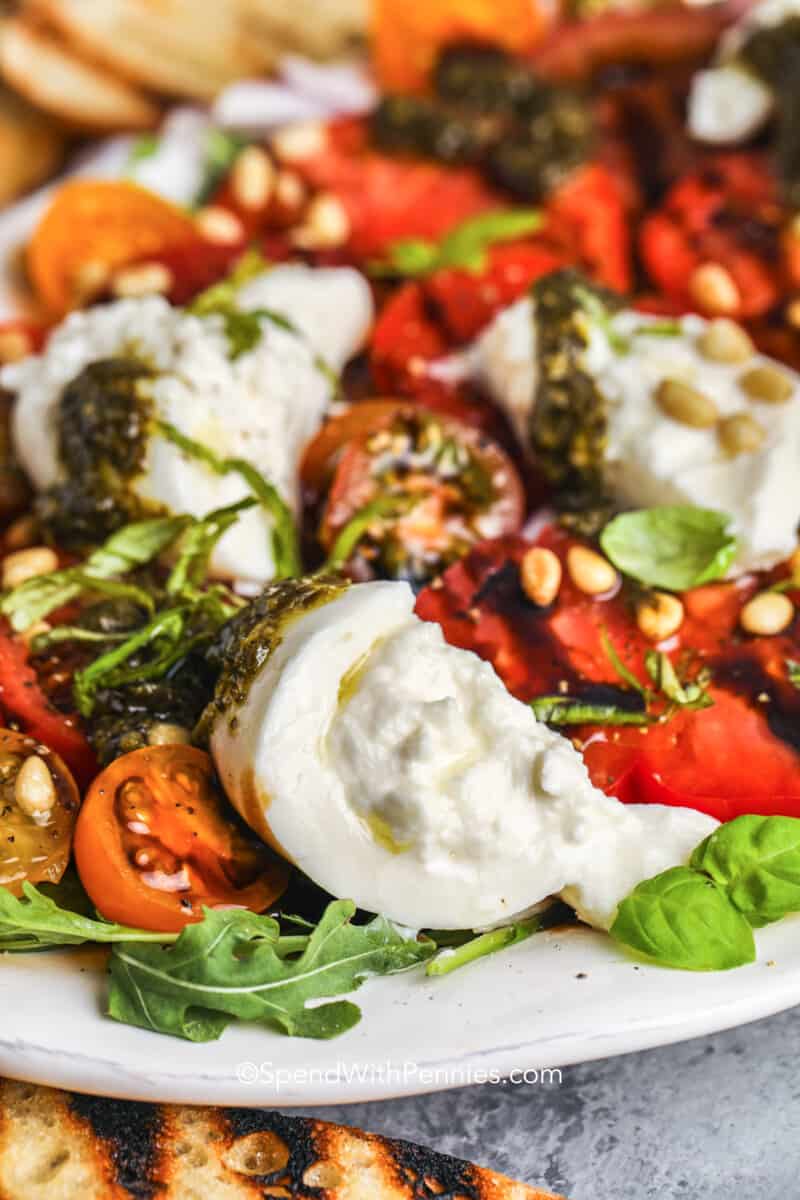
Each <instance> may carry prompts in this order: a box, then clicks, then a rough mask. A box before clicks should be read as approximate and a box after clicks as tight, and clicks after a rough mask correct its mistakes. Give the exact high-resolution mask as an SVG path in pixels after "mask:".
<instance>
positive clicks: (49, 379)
mask: <svg viewBox="0 0 800 1200" xmlns="http://www.w3.org/2000/svg"><path fill="white" fill-rule="evenodd" d="M237 308H238V309H240V310H242V311H248V310H249V311H256V310H258V311H259V312H261V313H264V314H269V315H262V316H259V318H258V336H257V340H256V342H255V344H254V345H252V346H250V347H248V348H247V349H246V350H245V351H244V352H241V353H234V352H233V351H232V346H231V342H230V340H229V337H228V335H227V333H226V328H225V323H224V319H223V317H222V316H219V315H214V314H212V315H208V316H196V315H193V314H192V313H191V312H189V311H187V310H183V309H179V308H173V307H172V306H171V305H170V304H168V303H167V301H166V300H164V299H163V298H161V297H158V296H150V297H146V298H143V299H135V300H134V299H129V300H118V301H116V302H114V303H110V304H105V305H98V306H96V307H94V308H90V309H87V310H85V311H82V312H75V313H72V314H71V315H70V316H69V317H67V319H66V320H65V321H64V322H63V323H62V324H61V325H60V326H59V327H58V328H57V329H56V330H55V331H54V332H53V334H52V335H51V336H50V338H49V339H48V342H47V346H46V348H45V349H44V351H43V352H42V353H41V354H40V355H36V356H32V357H30V358H28V359H25V360H24V361H23V362H21V363H18V364H15V365H13V366H8V367H6V368H5V369H4V370H3V372H2V376H0V378H1V379H2V385H3V387H5V388H7V389H9V390H10V391H11V392H13V393H15V395H16V403H15V405H14V411H13V438H14V443H15V447H16V450H17V453H18V455H19V459H20V461H21V463H22V465H23V467H24V468H25V470H26V471H27V473H28V475H29V476H30V478H31V480H32V481H33V484H34V486H35V487H36V489H37V490H39V491H46V490H47V489H48V488H50V487H52V486H53V485H55V484H58V483H59V482H61V481H62V480H63V478H64V475H65V468H64V465H63V463H62V461H61V458H60V451H59V436H58V416H59V406H60V404H61V400H62V397H63V395H64V391H65V389H66V388H67V386H68V385H69V384H70V383H71V382H72V381H74V380H75V379H76V377H78V376H79V375H80V373H81V372H82V371H84V370H85V369H86V368H87V367H88V366H89V365H90V364H92V363H96V362H99V361H103V360H109V359H117V358H122V359H130V360H134V361H139V362H141V363H143V364H144V366H145V367H146V368H147V370H148V372H149V377H148V378H146V379H144V380H143V381H142V383H141V384H140V385H139V386H140V387H141V389H142V391H143V393H144V394H145V395H146V398H147V402H148V405H149V407H150V410H151V420H150V427H149V429H148V431H147V434H146V448H145V452H144V456H143V461H142V463H141V469H140V470H139V471H138V473H137V474H136V476H135V477H134V478H133V479H132V480H131V481H130V487H131V490H132V492H133V493H134V494H135V496H136V497H137V499H138V500H140V501H142V502H143V503H144V504H146V505H147V504H149V505H151V506H152V507H154V508H155V509H157V510H160V511H165V510H166V511H167V512H173V513H190V514H192V515H194V516H202V515H203V514H205V513H206V512H208V511H209V510H211V509H213V508H218V507H222V506H224V505H227V504H231V503H234V502H236V501H237V500H240V499H242V498H243V497H244V496H245V495H247V494H248V490H247V485H246V484H245V483H244V481H243V479H242V477H241V476H240V475H238V474H235V473H233V474H229V475H224V476H221V475H218V474H215V473H214V471H212V470H211V469H210V467H209V466H208V465H206V464H205V463H203V462H202V461H201V460H199V459H198V458H196V457H193V456H191V455H190V454H187V453H186V452H184V451H183V450H181V449H179V448H178V446H177V445H175V444H174V443H173V442H172V441H170V440H169V438H167V437H166V436H164V435H163V433H161V432H159V430H158V428H157V427H156V425H157V423H158V422H161V423H164V424H166V425H171V426H173V427H174V428H175V429H177V430H178V431H179V433H181V434H183V435H185V436H186V437H188V438H190V439H192V440H193V441H194V442H198V443H201V444H202V445H205V446H207V447H208V448H209V449H211V450H212V451H213V452H214V454H215V455H216V456H217V457H219V458H240V459H244V460H246V461H247V462H248V463H250V464H251V465H252V466H253V467H255V468H256V469H257V470H258V471H259V472H260V473H261V474H262V475H264V476H265V477H266V479H267V480H269V482H270V483H272V484H273V485H274V486H275V487H276V489H277V490H278V492H279V493H280V495H281V497H282V498H283V499H284V500H285V501H286V503H287V504H288V505H289V506H290V507H291V508H292V509H293V510H295V511H297V509H298V505H299V487H298V478H297V472H298V465H299V459H300V456H301V453H302V450H303V448H304V446H305V444H306V443H307V442H308V440H309V439H310V438H311V437H313V436H314V434H315V433H316V432H317V430H318V429H319V427H320V425H321V423H322V420H323V417H324V415H325V412H326V409H327V406H328V404H329V402H330V399H331V394H332V383H331V372H335V371H339V370H341V368H342V367H343V366H344V364H345V363H346V362H347V360H348V359H349V358H350V357H351V356H352V355H353V354H354V353H356V351H357V350H358V349H359V348H360V347H361V345H362V344H363V342H364V340H365V338H366V335H367V332H368V330H369V327H370V324H371V321H372V316H373V309H372V299H371V294H370V289H369V285H368V284H367V282H366V280H365V279H364V277H363V276H362V275H360V274H359V273H358V272H357V271H355V270H352V269H350V268H329V269H323V268H318V269H312V268H310V267H306V266H303V265H296V264H295V265H286V266H279V267H275V268H274V269H273V270H270V271H267V272H264V274H262V275H260V276H258V277H257V278H255V279H253V280H251V281H250V282H249V283H248V284H246V285H245V286H244V287H243V288H242V289H241V290H240V292H239V293H238V295H237ZM276 315H277V317H278V319H275V317H276ZM271 527H272V521H271V517H270V515H269V514H268V513H267V512H266V511H265V510H264V509H263V508H254V509H251V510H249V511H247V512H244V513H242V514H241V516H240V518H239V520H238V521H237V522H236V524H235V525H234V526H232V528H231V529H229V530H228V531H227V532H226V533H225V534H224V535H223V537H222V538H221V539H220V541H219V543H218V544H217V546H216V547H215V549H214V553H213V556H212V560H211V571H212V573H213V574H214V575H216V576H219V577H223V578H237V579H247V580H252V581H256V582H263V581H266V580H268V579H271V578H272V576H273V574H274V567H275V564H274V561H273V554H272V546H271V538H270V532H271Z"/></svg>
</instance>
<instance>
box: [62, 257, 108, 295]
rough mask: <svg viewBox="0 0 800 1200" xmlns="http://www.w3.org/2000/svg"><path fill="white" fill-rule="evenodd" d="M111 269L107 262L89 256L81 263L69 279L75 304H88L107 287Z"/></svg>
mask: <svg viewBox="0 0 800 1200" xmlns="http://www.w3.org/2000/svg"><path fill="white" fill-rule="evenodd" d="M110 278H111V269H110V267H109V266H108V264H107V263H104V262H101V261H100V260H99V259H94V258H90V259H88V260H87V261H86V262H84V263H81V265H80V266H79V267H78V269H77V270H76V271H75V273H74V275H73V276H72V279H71V280H70V284H71V289H72V299H73V301H74V303H75V304H89V303H90V302H91V301H92V300H95V299H96V298H97V297H98V296H99V295H101V294H102V293H103V292H104V291H105V290H106V288H107V287H108V283H109V280H110Z"/></svg>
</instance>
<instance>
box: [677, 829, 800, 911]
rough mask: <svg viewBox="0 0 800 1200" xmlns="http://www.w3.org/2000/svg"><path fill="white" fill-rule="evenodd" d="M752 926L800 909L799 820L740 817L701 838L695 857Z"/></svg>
mask: <svg viewBox="0 0 800 1200" xmlns="http://www.w3.org/2000/svg"><path fill="white" fill-rule="evenodd" d="M690 865H691V866H692V867H693V868H694V869H695V870H696V871H703V872H704V873H705V874H706V875H708V876H709V877H710V878H711V879H713V880H714V882H715V883H716V884H717V885H718V886H719V887H721V888H723V889H724V891H725V893H726V894H727V896H728V897H729V899H730V901H731V903H732V904H733V905H734V906H735V907H736V908H737V909H738V910H739V912H741V913H743V914H744V916H745V917H746V918H747V920H748V921H749V922H750V924H751V925H753V926H755V927H759V926H761V925H768V924H770V923H771V922H772V921H778V920H780V918H781V917H785V916H786V914H787V913H790V912H800V819H798V818H797V817H762V816H756V815H746V816H741V817H736V819H735V820H733V821H729V822H728V823H727V824H725V825H720V827H719V828H718V829H715V830H714V832H713V833H712V834H711V835H710V836H709V837H707V838H706V840H705V841H704V842H702V843H701V844H700V845H699V846H698V847H697V849H696V850H695V852H694V854H693V855H692V858H691V864H690Z"/></svg>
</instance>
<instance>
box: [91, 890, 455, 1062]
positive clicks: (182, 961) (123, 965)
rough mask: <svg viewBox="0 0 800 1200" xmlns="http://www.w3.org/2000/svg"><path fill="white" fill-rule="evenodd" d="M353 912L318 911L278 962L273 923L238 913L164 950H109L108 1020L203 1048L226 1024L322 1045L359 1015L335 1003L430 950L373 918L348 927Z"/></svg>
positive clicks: (194, 928) (348, 906)
mask: <svg viewBox="0 0 800 1200" xmlns="http://www.w3.org/2000/svg"><path fill="white" fill-rule="evenodd" d="M354 912H355V905H354V904H353V903H352V901H350V900H336V901H333V902H332V903H331V904H329V905H328V907H327V908H326V910H325V912H324V914H323V916H322V918H321V920H320V922H319V924H318V925H317V926H316V928H315V929H314V931H313V932H312V933H311V934H310V935H309V937H308V941H307V943H306V944H305V949H304V950H303V952H302V953H301V954H300V956H299V957H290V956H288V955H285V954H283V955H282V954H281V947H280V934H279V926H278V923H277V921H274V920H273V919H272V918H270V917H259V916H255V915H254V914H252V913H248V912H244V911H242V910H241V909H239V910H229V911H227V912H216V911H213V910H209V909H207V910H206V914H205V918H204V920H203V921H202V922H200V923H199V924H196V925H188V926H187V927H186V928H185V929H184V931H183V932H182V933H181V934H180V936H179V937H178V940H177V941H176V942H175V944H174V946H172V947H171V948H170V949H162V948H161V947H157V946H145V945H142V946H135V945H134V946H126V947H117V948H115V951H114V953H113V954H112V958H111V993H110V997H109V1006H108V1011H109V1013H110V1015H111V1016H112V1017H114V1018H115V1020H118V1021H123V1022H126V1023H127V1024H130V1025H139V1026H141V1027H142V1028H144V1029H151V1030H155V1031H156V1032H158V1033H169V1034H174V1035H175V1036H177V1037H182V1038H187V1039H188V1040H189V1041H195V1042H203V1041H209V1040H212V1039H214V1038H217V1037H219V1036H220V1034H221V1033H222V1032H223V1030H224V1029H225V1027H226V1026H227V1025H228V1024H229V1022H230V1021H231V1019H233V1018H239V1019H241V1020H246V1021H257V1022H261V1023H263V1024H267V1025H269V1026H271V1027H272V1028H277V1029H280V1030H282V1031H283V1032H284V1033H288V1034H294V1035H296V1036H299V1037H313V1038H330V1037H336V1036H337V1035H338V1034H340V1033H344V1032H345V1031H346V1030H347V1029H350V1028H352V1026H353V1025H355V1024H356V1023H357V1022H358V1021H359V1019H360V1016H361V1013H360V1010H359V1009H358V1007H357V1006H356V1005H355V1004H353V1003H352V1002H350V1001H346V1000H345V1001H342V1000H340V1001H334V1002H332V1003H326V1004H321V1005H320V1004H316V1003H315V1004H314V1005H313V1007H308V1004H309V1001H317V1000H320V999H327V998H328V997H331V996H341V995H343V994H344V993H346V992H349V991H352V990H354V989H355V988H357V987H358V986H359V985H360V984H361V983H363V982H364V980H365V979H368V978H370V977H371V976H374V975H389V974H393V973H395V972H397V971H402V970H405V969H406V968H408V967H412V966H415V965H416V964H417V963H420V962H423V961H425V960H426V959H428V958H430V956H431V955H432V954H433V953H434V950H435V946H434V943H433V942H431V941H417V940H416V939H415V938H414V937H411V936H409V935H408V934H406V933H405V932H403V931H402V930H400V929H398V928H396V927H395V926H394V925H392V924H391V923H390V922H389V921H387V920H385V919H384V918H383V917H376V918H375V919H374V920H373V921H371V922H370V924H369V925H353V924H351V918H352V916H353V914H354Z"/></svg>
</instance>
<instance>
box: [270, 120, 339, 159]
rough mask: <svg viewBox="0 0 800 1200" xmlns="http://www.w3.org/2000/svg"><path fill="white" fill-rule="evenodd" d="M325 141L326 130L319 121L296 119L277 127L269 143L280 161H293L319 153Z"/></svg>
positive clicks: (325, 143) (323, 147)
mask: <svg viewBox="0 0 800 1200" xmlns="http://www.w3.org/2000/svg"><path fill="white" fill-rule="evenodd" d="M327 141H328V132H327V130H326V128H325V126H324V125H323V124H322V122H321V121H297V122H296V123H295V124H294V125H286V126H285V127H284V128H283V129H279V130H278V132H277V133H276V134H275V135H274V137H273V138H272V141H271V143H270V144H271V146H272V150H273V153H274V154H275V157H276V158H277V159H279V160H280V162H285V163H295V162H303V161H304V160H305V159H307V158H313V157H314V155H315V154H321V153H322V151H323V150H324V149H325V146H326V145H327Z"/></svg>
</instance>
